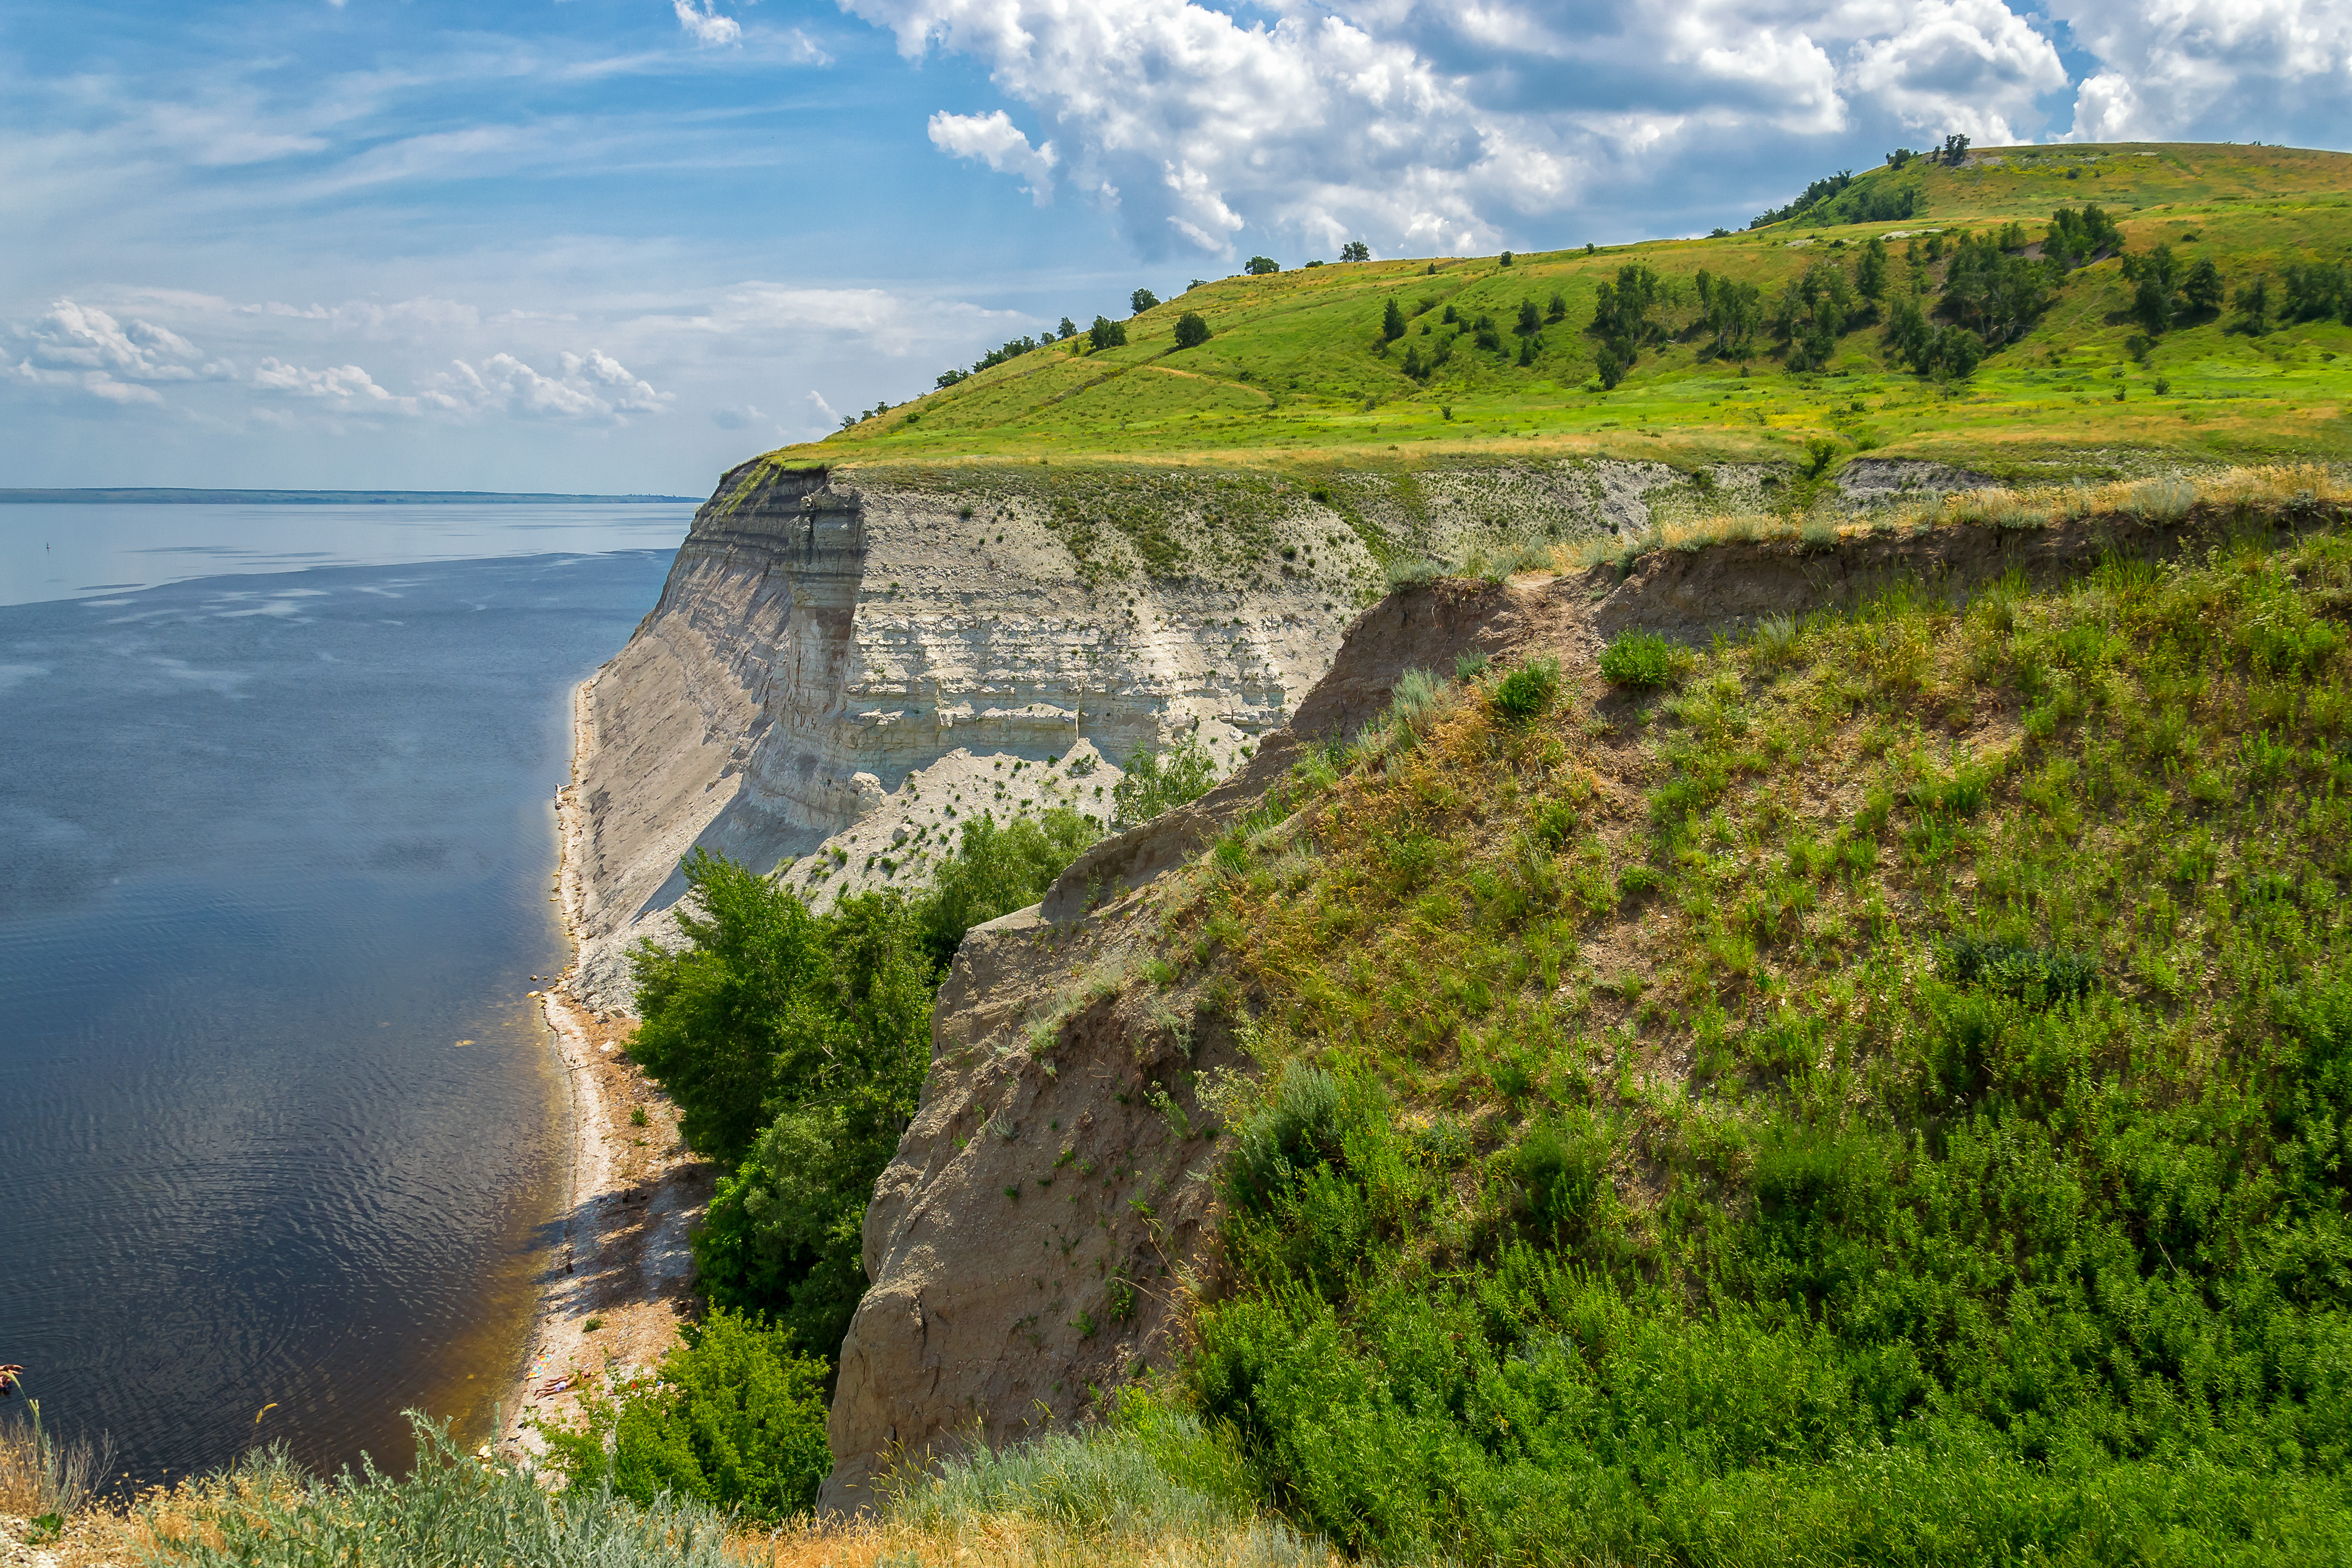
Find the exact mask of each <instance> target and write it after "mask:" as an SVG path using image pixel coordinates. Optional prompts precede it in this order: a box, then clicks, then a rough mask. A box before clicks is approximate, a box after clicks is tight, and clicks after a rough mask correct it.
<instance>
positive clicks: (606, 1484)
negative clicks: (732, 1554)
mask: <svg viewBox="0 0 2352 1568" xmlns="http://www.w3.org/2000/svg"><path fill="white" fill-rule="evenodd" d="M678 1337H679V1341H680V1343H677V1344H676V1345H674V1346H672V1347H671V1349H670V1350H669V1352H668V1354H666V1355H665V1356H663V1357H662V1362H661V1369H660V1373H659V1375H658V1377H652V1378H638V1379H635V1380H634V1381H632V1382H629V1383H625V1384H624V1385H622V1386H621V1387H620V1388H618V1389H617V1390H615V1391H614V1393H613V1394H612V1395H610V1396H606V1395H604V1394H601V1393H597V1392H595V1391H593V1390H591V1391H590V1392H589V1393H587V1394H585V1395H583V1397H582V1400H581V1416H580V1418H579V1419H578V1420H577V1421H576V1422H574V1423H572V1424H570V1425H563V1424H558V1423H542V1424H541V1426H540V1428H539V1430H540V1432H541V1435H542V1436H543V1437H545V1438H546V1440H547V1445H548V1458H549V1462H550V1464H551V1467H552V1468H553V1469H555V1470H556V1471H557V1472H558V1473H560V1474H562V1476H564V1477H565V1478H566V1479H567V1480H568V1482H569V1490H571V1491H572V1493H573V1494H574V1495H585V1496H589V1497H597V1496H604V1495H611V1494H618V1495H619V1496H621V1497H625V1498H627V1499H629V1500H632V1501H634V1502H636V1503H638V1504H640V1505H644V1506H650V1505H651V1504H653V1503H654V1502H656V1500H660V1499H663V1498H666V1497H667V1498H677V1499H691V1500H694V1501H696V1502H701V1503H708V1504H709V1505H711V1506H713V1507H716V1508H720V1509H725V1510H727V1511H729V1512H730V1513H736V1514H740V1515H742V1516H744V1517H748V1518H751V1519H759V1520H781V1519H783V1518H785V1517H787V1516H789V1515H792V1514H794V1513H802V1512H805V1511H808V1510H809V1509H811V1508H813V1507H814V1506H815V1503H816V1490H817V1486H818V1484H819V1483H820V1482H822V1481H823V1480H824V1476H825V1472H826V1471H827V1470H828V1469H831V1468H832V1465H833V1458H832V1455H831V1452H830V1450H828V1449H827V1448H826V1447H825V1440H824V1423H825V1397H824V1390H825V1384H826V1382H827V1381H828V1379H829V1377H830V1375H831V1367H830V1366H829V1365H828V1364H827V1363H826V1362H824V1361H823V1360H820V1359H818V1358H816V1357H814V1356H805V1355H801V1354H796V1353H795V1352H794V1350H793V1336H792V1334H791V1333H790V1332H789V1331H788V1330H784V1329H780V1328H772V1327H769V1326H767V1325H765V1324H763V1323H761V1322H760V1321H759V1320H758V1319H756V1318H752V1317H746V1316H741V1315H739V1314H737V1313H734V1312H729V1311H728V1310H727V1309H725V1308H723V1307H721V1308H719V1309H717V1310H715V1311H713V1312H712V1313H711V1314H710V1316H709V1318H708V1319H706V1320H705V1321H704V1322H700V1323H686V1324H683V1325H681V1326H680V1328H679V1330H678Z"/></svg>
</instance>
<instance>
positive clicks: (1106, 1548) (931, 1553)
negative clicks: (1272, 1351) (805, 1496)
mask: <svg viewBox="0 0 2352 1568" xmlns="http://www.w3.org/2000/svg"><path fill="white" fill-rule="evenodd" d="M735 1544H736V1549H737V1550H738V1551H739V1552H740V1553H741V1554H742V1558H743V1561H744V1563H746V1565H747V1568H898V1565H900V1564H910V1563H922V1564H924V1568H935V1565H937V1568H949V1565H952V1568H1097V1565H1099V1568H1227V1565H1238V1564H1258V1563H1269V1562H1276V1561H1281V1562H1288V1561H1294V1559H1291V1558H1288V1557H1286V1556H1281V1557H1277V1556H1274V1555H1271V1554H1270V1553H1269V1552H1268V1550H1267V1547H1268V1542H1267V1541H1266V1539H1265V1535H1264V1533H1263V1532H1262V1531H1260V1530H1258V1529H1255V1528H1251V1527H1238V1528H1233V1529H1229V1530H1226V1531H1218V1532H1213V1533H1207V1534H1172V1533H1161V1534H1158V1535H1153V1536H1149V1537H1121V1538H1109V1539H1106V1538H1104V1537H1101V1536H1095V1535H1087V1534H1080V1533H1076V1532H1073V1531H1065V1530H1060V1529H1057V1528H1055V1526H1053V1525H1051V1524H1048V1523H1043V1522H1040V1521H1036V1520H1032V1519H1022V1518H1011V1517H1002V1516H1000V1517H979V1518H971V1519H966V1520H964V1521H961V1522H960V1523H959V1524H958V1525H957V1526H956V1527H955V1528H953V1529H952V1530H923V1529H917V1528H914V1527H911V1526H908V1525H904V1524H891V1523H877V1522H873V1521H859V1522H855V1523H843V1524H835V1525H815V1526H808V1527H804V1528H803V1529H799V1530H785V1531H777V1532H776V1533H775V1534H773V1535H766V1536H751V1537H744V1538H741V1539H740V1540H739V1541H738V1542H736V1543H735ZM1321 1561H1322V1562H1323V1563H1325V1564H1327V1565H1328V1568H1338V1565H1339V1562H1340V1559H1339V1557H1337V1556H1336V1555H1329V1556H1326V1557H1325V1558H1323V1559H1322V1560H1321Z"/></svg>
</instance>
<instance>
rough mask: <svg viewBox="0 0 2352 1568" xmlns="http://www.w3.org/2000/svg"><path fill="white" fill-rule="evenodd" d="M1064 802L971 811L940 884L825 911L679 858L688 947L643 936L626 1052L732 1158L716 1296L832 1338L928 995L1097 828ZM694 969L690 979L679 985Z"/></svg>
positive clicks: (925, 1058)
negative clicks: (1034, 810) (1038, 815)
mask: <svg viewBox="0 0 2352 1568" xmlns="http://www.w3.org/2000/svg"><path fill="white" fill-rule="evenodd" d="M1100 832H1101V829H1100V827H1099V826H1098V825H1097V823H1096V822H1094V821H1092V820H1090V819H1088V818H1087V817H1084V816H1081V815H1080V814H1079V813H1077V812H1076V811H1072V810H1067V809H1066V808H1056V809H1055V810H1050V811H1047V812H1046V813H1045V816H1044V817H1043V818H1042V819H1030V818H1020V819H1016V820H1014V821H1011V822H1007V823H1003V824H1000V823H998V822H996V821H994V820H993V819H992V818H990V817H986V816H983V817H981V818H978V819H976V820H972V821H967V822H966V823H965V824H964V827H963V831H962V835H961V841H960V843H959V845H958V848H957V850H956V852H955V853H954V854H952V855H950V856H949V857H948V858H947V859H946V860H945V861H944V862H942V863H941V864H940V868H939V871H938V873H937V875H936V878H935V880H934V883H933V885H932V887H931V888H930V889H929V891H928V892H926V893H923V894H919V895H917V896H914V897H911V898H910V897H908V896H906V895H904V894H899V893H898V892H895V891H893V892H882V893H869V894H860V895H859V896H857V897H855V898H848V899H844V900H842V901H840V902H839V903H837V904H835V906H834V907H833V908H832V909H830V910H828V911H827V912H825V913H824V914H822V915H819V914H817V913H815V912H814V911H812V910H810V909H808V908H807V907H806V906H805V905H803V904H802V903H801V901H800V900H799V899H798V898H797V897H795V896H794V895H793V893H792V892H791V891H790V890H789V889H787V888H785V887H783V886H782V885H780V884H778V883H773V882H771V881H770V880H769V879H767V878H765V877H761V876H756V875H754V874H753V873H751V872H750V871H748V870H746V869H745V868H743V867H741V866H740V865H736V864H735V863H734V862H730V861H727V860H724V859H721V858H717V857H712V856H709V855H702V854H698V855H697V856H696V857H695V858H693V859H692V860H689V862H688V867H687V870H688V885H689V889H690V890H691V891H692V894H693V899H692V902H694V903H697V904H701V905H703V906H705V907H706V908H709V909H715V910H718V911H720V912H722V913H721V915H716V916H711V917H705V916H703V915H688V917H687V920H690V921H691V922H692V924H690V925H688V923H687V920H682V921H681V925H682V927H684V928H685V929H686V931H687V935H688V940H689V943H690V946H688V948H687V949H685V950H684V951H682V952H680V953H677V954H660V953H659V951H658V950H657V949H655V950H653V954H652V956H648V955H647V953H646V949H640V955H639V956H640V960H641V963H640V982H639V990H638V1006H639V1009H640V1011H641V1012H642V1014H643V1016H644V1018H645V1023H644V1025H643V1026H642V1027H641V1028H640V1030H639V1031H638V1043H637V1045H635V1046H633V1047H632V1048H631V1053H632V1055H634V1056H635V1057H636V1058H637V1059H638V1060H639V1061H643V1062H645V1063H646V1069H647V1071H649V1072H651V1073H652V1074H653V1075H654V1077H655V1079H656V1082H660V1083H661V1084H662V1086H663V1087H664V1088H665V1089H667V1090H668V1091H669V1092H670V1094H671V1096H672V1098H674V1099H675V1100H677V1103H678V1107H679V1111H680V1113H681V1114H680V1122H681V1127H682V1129H683V1130H685V1131H686V1133H687V1136H688V1143H689V1144H690V1145H693V1147H695V1148H696V1150H697V1151H698V1152H700V1153H703V1154H706V1155H710V1156H711V1157H712V1158H713V1159H714V1160H715V1161H716V1162H717V1163H719V1165H720V1166H721V1167H722V1170H723V1172H724V1174H723V1175H722V1176H721V1177H720V1180H719V1187H718V1190H717V1192H716V1193H715V1194H714V1196H713V1197H712V1198H711V1202H710V1208H709V1216H708V1218H707V1219H706V1220H705V1222H704V1224H703V1226H702V1227H701V1228H700V1229H699V1230H698V1231H697V1232H696V1233H695V1236H694V1242H693V1245H694V1259H695V1270H696V1275H697V1277H698V1281H699V1282H700V1284H701V1286H702V1288H703V1290H704V1291H705V1292H706V1293H707V1294H708V1295H709V1297H710V1299H711V1300H712V1301H715V1302H717V1303H719V1304H721V1305H724V1306H729V1307H735V1308H740V1309H743V1310H746V1311H761V1312H769V1313H771V1314H772V1315H773V1317H774V1318H775V1320H776V1321H777V1322H780V1323H782V1324H783V1325H784V1326H786V1327H788V1328H790V1329H791V1330H793V1333H796V1334H797V1335H798V1336H799V1338H800V1342H801V1343H803V1344H808V1345H813V1346H819V1347H823V1348H824V1349H825V1350H826V1351H827V1352H828V1353H830V1351H831V1348H832V1347H833V1346H835V1345H837V1344H839V1343H841V1336H842V1334H843V1333H845V1332H846V1330H847V1328H848V1326H849V1318H850V1314H851V1313H852V1312H855V1311H856V1306H857V1300H858V1297H859V1296H860V1295H861V1294H863V1293H864V1291H865V1289H866V1276H865V1271H864V1268H863V1265H862V1261H861V1248H860V1232H861V1230H862V1228H863V1224H864V1219H865V1214H866V1202H867V1200H868V1198H869V1197H871V1196H872V1193H873V1190H874V1182H875V1179H876V1178H877V1176H880V1175H881V1173H882V1170H883V1167H884V1166H887V1164H888V1163H889V1161H890V1158H891V1155H892V1154H893V1153H894V1151H895V1150H896V1149H897V1147H898V1137H899V1134H901V1133H902V1132H903V1131H904V1130H905V1127H906V1124H907V1120H908V1117H909V1116H911V1115H912V1114H913V1113H914V1108H915V1103H916V1099H917V1097H918V1095H919V1092H921V1089H922V1082H923V1073H924V1071H925V1069H926V1068H927V1067H928V1066H929V1062H930V1037H931V998H932V995H933V993H934V992H935V991H936V989H937V988H938V983H939V980H940V977H941V976H942V975H943V974H944V973H945V972H946V970H947V967H948V966H949V965H950V963H951V962H952V961H953V959H954V957H955V953H956V948H957V947H958V946H959V945H960V944H961V942H962V940H963V936H964V933H965V932H966V931H968V930H970V929H971V927H972V926H974V925H980V924H982V923H983V922H986V921H990V920H993V919H995V918H996V917H997V916H999V915H1007V914H1010V913H1011V912H1012V911H1013V910H1015V909H1020V908H1023V907H1025V906H1026V905H1028V904H1034V903H1035V902H1037V900H1038V899H1039V898H1041V897H1042V896H1044V894H1045V890H1046V888H1048V887H1049V886H1051V885H1052V884H1053V881H1054V878H1055V877H1056V876H1058V875H1060V874H1061V873H1062V871H1063V870H1064V869H1065V868H1066V867H1067V866H1068V865H1069V863H1070V862H1071V861H1073V860H1075V859H1076V857H1077V855H1078V853H1079V852H1080V851H1082V850H1084V849H1085V848H1086V846H1087V844H1089V843H1091V842H1092V841H1094V840H1095V839H1096V838H1097V837H1098V836H1099V835H1100ZM677 974H683V975H685V976H686V977H688V978H689V979H690V980H692V981H694V982H695V983H694V984H690V985H687V984H671V985H667V988H666V987H665V984H664V982H666V981H668V980H671V979H673V978H674V977H675V976H676V975H677Z"/></svg>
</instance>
